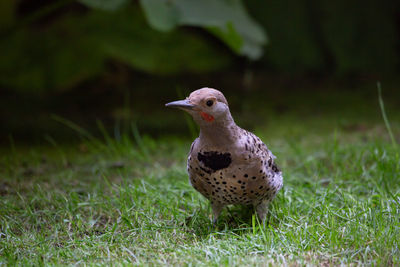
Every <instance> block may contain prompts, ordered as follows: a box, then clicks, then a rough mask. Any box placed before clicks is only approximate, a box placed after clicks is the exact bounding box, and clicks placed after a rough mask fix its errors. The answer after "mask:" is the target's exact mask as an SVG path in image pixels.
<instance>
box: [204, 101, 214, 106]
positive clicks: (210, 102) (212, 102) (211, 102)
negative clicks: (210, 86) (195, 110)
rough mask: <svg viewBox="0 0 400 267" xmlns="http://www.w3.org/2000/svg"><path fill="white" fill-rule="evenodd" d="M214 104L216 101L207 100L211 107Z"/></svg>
mask: <svg viewBox="0 0 400 267" xmlns="http://www.w3.org/2000/svg"><path fill="white" fill-rule="evenodd" d="M213 104H214V101H212V100H207V102H206V105H207V106H209V107H211V106H212V105H213Z"/></svg>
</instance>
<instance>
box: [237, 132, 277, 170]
mask: <svg viewBox="0 0 400 267" xmlns="http://www.w3.org/2000/svg"><path fill="white" fill-rule="evenodd" d="M242 130H243V134H242V140H241V143H242V147H244V150H245V153H244V154H245V155H246V156H247V162H254V163H255V164H257V165H258V164H260V165H261V166H262V169H264V170H265V171H269V172H275V173H279V172H280V170H279V168H278V166H277V165H276V163H275V161H274V160H275V158H276V157H275V156H274V155H273V154H272V152H271V151H270V150H269V149H268V147H267V146H266V145H265V144H264V142H263V141H261V139H260V138H259V137H257V136H256V135H255V134H253V133H251V132H249V131H246V130H244V129H242Z"/></svg>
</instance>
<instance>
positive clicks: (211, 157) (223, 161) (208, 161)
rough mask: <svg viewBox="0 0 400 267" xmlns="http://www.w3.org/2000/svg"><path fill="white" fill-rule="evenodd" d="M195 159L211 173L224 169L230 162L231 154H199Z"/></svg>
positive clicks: (210, 152)
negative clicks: (211, 171)
mask: <svg viewBox="0 0 400 267" xmlns="http://www.w3.org/2000/svg"><path fill="white" fill-rule="evenodd" d="M197 159H198V160H199V161H200V162H202V163H203V164H204V166H206V167H207V168H210V169H211V170H213V171H217V170H221V169H225V168H227V167H229V165H230V164H231V162H232V158H231V153H219V152H217V151H208V152H203V153H200V152H199V153H198V154H197ZM221 174H222V173H221Z"/></svg>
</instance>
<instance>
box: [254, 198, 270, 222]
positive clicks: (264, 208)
mask: <svg viewBox="0 0 400 267" xmlns="http://www.w3.org/2000/svg"><path fill="white" fill-rule="evenodd" d="M269 203H270V201H269V200H268V199H264V200H263V201H262V202H261V203H260V204H258V205H257V206H256V212H257V215H258V218H259V219H260V221H261V223H262V225H263V226H265V218H266V217H267V213H268V206H269Z"/></svg>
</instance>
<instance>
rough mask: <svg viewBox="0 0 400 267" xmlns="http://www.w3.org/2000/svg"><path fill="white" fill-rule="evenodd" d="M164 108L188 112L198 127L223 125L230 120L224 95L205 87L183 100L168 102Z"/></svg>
mask: <svg viewBox="0 0 400 267" xmlns="http://www.w3.org/2000/svg"><path fill="white" fill-rule="evenodd" d="M165 106H167V107H174V108H179V109H182V110H184V111H186V112H188V113H189V114H190V115H192V117H193V119H194V120H195V121H196V122H197V123H198V124H199V125H200V126H203V125H213V124H215V123H223V122H224V121H226V120H229V119H231V115H230V112H229V107H228V101H226V99H225V97H224V95H223V94H222V93H221V92H220V91H218V90H215V89H212V88H207V87H205V88H201V89H198V90H196V91H194V92H192V93H191V94H190V95H189V97H187V98H186V99H184V100H178V101H174V102H170V103H167V104H165Z"/></svg>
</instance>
